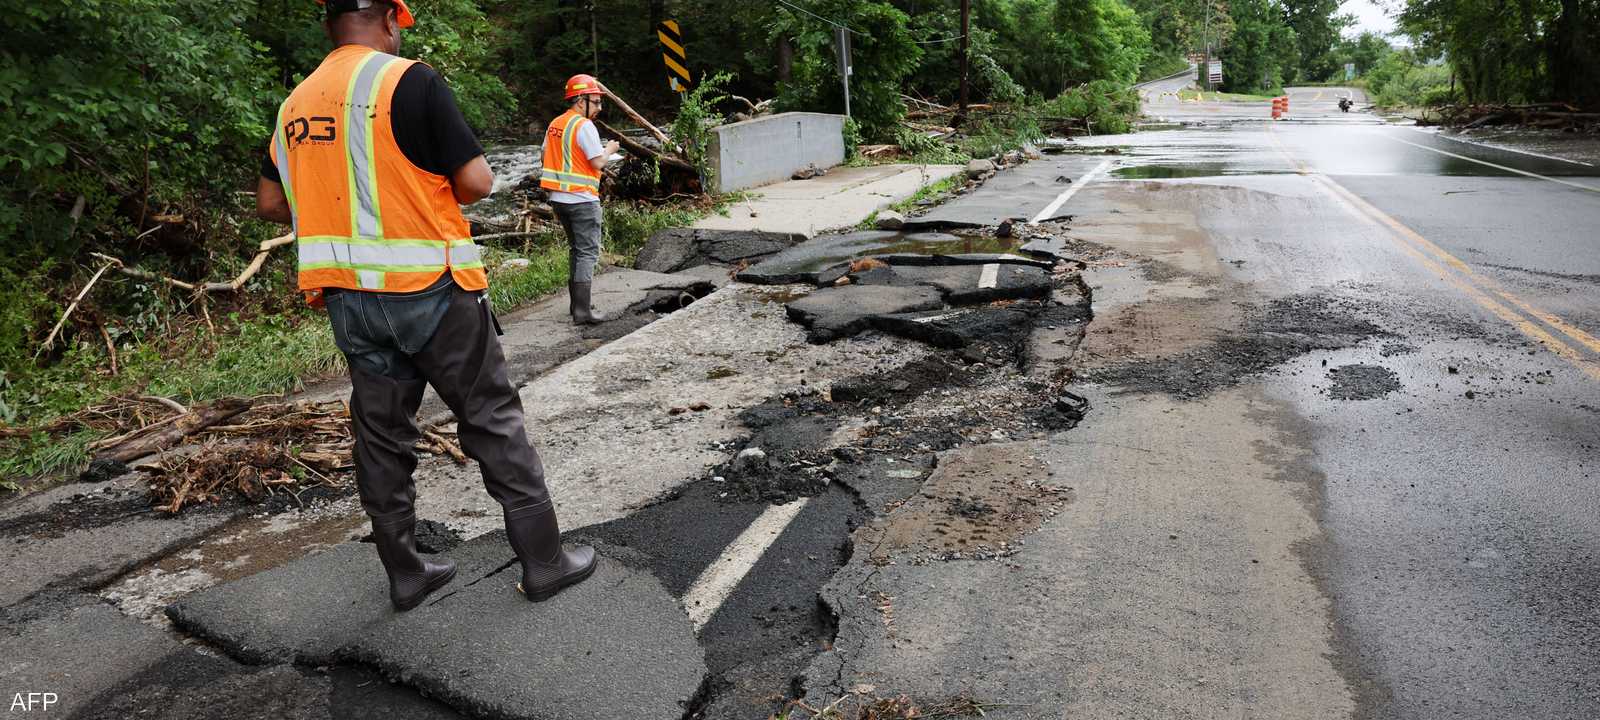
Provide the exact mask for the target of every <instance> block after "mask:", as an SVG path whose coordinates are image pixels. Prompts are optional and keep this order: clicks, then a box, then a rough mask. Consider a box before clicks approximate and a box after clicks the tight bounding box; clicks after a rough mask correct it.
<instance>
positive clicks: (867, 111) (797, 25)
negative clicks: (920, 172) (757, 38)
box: [771, 0, 922, 139]
mask: <svg viewBox="0 0 1600 720" xmlns="http://www.w3.org/2000/svg"><path fill="white" fill-rule="evenodd" d="M811 12H812V13H814V14H816V15H818V16H821V17H824V18H829V19H831V20H834V21H835V22H839V23H841V24H843V25H845V26H846V27H848V28H850V31H851V40H850V42H851V49H850V52H851V62H852V63H853V73H852V75H851V78H850V110H851V114H852V116H853V117H854V118H855V119H856V121H857V122H859V123H860V124H861V129H862V132H863V134H865V135H866V137H868V138H869V139H875V138H886V137H892V136H893V133H894V130H895V127H896V125H897V124H898V123H899V121H900V118H902V117H903V116H904V115H905V104H904V102H903V101H902V100H901V99H900V91H901V86H902V82H903V81H904V79H905V78H906V77H908V76H910V75H911V73H912V72H914V71H915V70H916V68H917V63H918V61H919V60H920V59H921V57H922V49H921V48H920V47H919V46H918V45H917V44H916V43H915V42H914V41H913V39H912V37H911V31H910V29H909V27H908V22H909V18H907V16H906V14H905V13H904V12H901V11H900V10H898V9H896V8H894V7H893V6H891V5H888V4H885V3H878V2H852V1H851V0H827V1H826V2H816V3H812V5H811ZM771 32H772V34H773V37H775V38H779V37H781V38H788V39H789V42H790V43H792V45H793V47H794V48H795V60H794V67H793V70H792V74H791V76H790V79H789V80H787V81H780V82H779V83H778V98H777V103H776V105H777V106H778V107H779V108H780V109H784V110H813V111H824V112H842V111H843V110H844V89H843V86H842V84H841V81H840V79H839V73H838V68H837V62H836V59H835V58H836V55H835V53H834V50H833V45H834V26H833V25H830V24H828V23H826V22H823V21H822V20H819V19H817V18H816V17H813V16H811V15H806V14H801V13H797V12H782V13H778V14H776V15H775V16H774V18H773V25H772V29H771Z"/></svg>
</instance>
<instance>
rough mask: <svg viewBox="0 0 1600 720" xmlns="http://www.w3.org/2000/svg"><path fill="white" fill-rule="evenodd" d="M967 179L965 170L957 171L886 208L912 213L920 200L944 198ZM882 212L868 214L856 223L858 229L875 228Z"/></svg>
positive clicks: (906, 213) (904, 213) (905, 213)
mask: <svg viewBox="0 0 1600 720" xmlns="http://www.w3.org/2000/svg"><path fill="white" fill-rule="evenodd" d="M965 180H966V173H965V172H958V173H956V174H954V175H951V176H949V177H947V178H944V179H942V180H938V181H935V182H932V183H929V184H927V185H924V186H922V189H921V190H918V191H917V192H916V193H915V194H913V195H912V196H911V197H908V198H906V199H904V200H901V201H900V202H897V203H894V204H893V205H890V206H889V207H887V208H885V209H886V210H893V211H895V212H897V213H900V214H902V215H909V214H911V212H912V211H914V210H916V209H917V207H918V203H920V202H922V201H924V200H933V199H938V198H942V197H944V196H945V195H948V194H949V193H950V192H951V191H952V190H955V189H956V188H957V187H960V185H961V183H962V182H964V181H965ZM880 212H882V210H874V211H872V214H871V215H868V216H867V218H866V219H865V220H862V221H861V222H859V223H856V229H857V230H871V229H872V228H873V225H874V223H876V222H877V221H878V213H880Z"/></svg>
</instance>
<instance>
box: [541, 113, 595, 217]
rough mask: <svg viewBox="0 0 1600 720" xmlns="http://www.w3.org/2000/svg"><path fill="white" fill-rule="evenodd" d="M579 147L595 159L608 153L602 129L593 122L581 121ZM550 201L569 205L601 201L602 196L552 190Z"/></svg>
mask: <svg viewBox="0 0 1600 720" xmlns="http://www.w3.org/2000/svg"><path fill="white" fill-rule="evenodd" d="M578 149H579V150H581V151H583V156H584V157H586V158H589V159H590V160H593V159H595V158H597V157H600V156H601V155H604V154H606V148H605V146H604V145H601V144H600V131H599V130H596V129H595V128H594V123H593V122H586V123H581V124H580V126H579V127H578ZM550 202H558V203H567V204H569V205H571V204H576V203H586V202H600V198H598V197H596V196H594V195H590V194H588V193H574V192H562V191H560V190H551V191H550Z"/></svg>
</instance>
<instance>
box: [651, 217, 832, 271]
mask: <svg viewBox="0 0 1600 720" xmlns="http://www.w3.org/2000/svg"><path fill="white" fill-rule="evenodd" d="M805 239H806V236H804V235H801V234H799V233H772V232H762V231H759V230H710V229H704V228H668V229H666V230H661V231H658V232H656V233H655V234H654V235H651V236H650V239H649V240H646V241H645V244H644V248H642V249H640V250H639V257H638V259H637V260H635V261H634V267H635V268H637V269H639V270H646V271H650V272H658V273H673V272H681V271H684V270H688V269H689V268H692V267H695V266H698V265H706V264H711V263H721V264H725V265H731V264H733V263H736V262H739V261H741V260H759V259H761V258H765V257H767V256H769V255H774V254H777V253H779V252H781V251H783V250H787V249H789V248H791V247H793V246H795V245H797V244H799V243H800V242H802V241H804V240H805Z"/></svg>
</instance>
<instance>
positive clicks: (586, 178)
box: [539, 110, 600, 195]
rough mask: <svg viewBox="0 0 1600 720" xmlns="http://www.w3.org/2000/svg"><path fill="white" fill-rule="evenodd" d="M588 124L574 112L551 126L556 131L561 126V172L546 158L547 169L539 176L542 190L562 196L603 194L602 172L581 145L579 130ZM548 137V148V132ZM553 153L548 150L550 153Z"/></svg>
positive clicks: (550, 158) (552, 159) (551, 160)
mask: <svg viewBox="0 0 1600 720" xmlns="http://www.w3.org/2000/svg"><path fill="white" fill-rule="evenodd" d="M585 122H589V121H588V120H587V119H586V118H584V117H583V116H582V115H579V114H578V113H577V112H574V111H571V110H569V111H567V112H566V113H564V114H562V116H561V117H558V118H556V119H555V120H554V121H553V122H551V128H552V129H554V126H555V125H556V123H561V144H560V146H559V147H558V148H557V149H558V150H559V151H560V165H559V168H560V169H557V168H556V167H553V166H552V165H553V161H554V160H555V158H552V157H548V156H547V157H545V158H544V161H543V165H544V167H543V169H542V171H541V172H540V174H539V186H540V187H543V188H545V189H548V190H560V191H562V192H580V193H588V194H591V195H599V194H600V171H598V170H596V169H594V166H593V165H591V164H590V163H589V158H588V157H587V156H585V155H583V147H582V146H581V145H579V144H578V130H579V128H581V127H583V123H585ZM545 137H546V143H545V144H546V145H547V146H548V145H549V142H548V139H549V133H548V132H547V133H546V135H545ZM549 149H550V148H548V147H547V148H546V151H548V150H549ZM552 154H553V153H552ZM574 158H576V162H574Z"/></svg>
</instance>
